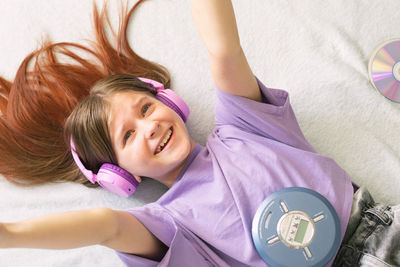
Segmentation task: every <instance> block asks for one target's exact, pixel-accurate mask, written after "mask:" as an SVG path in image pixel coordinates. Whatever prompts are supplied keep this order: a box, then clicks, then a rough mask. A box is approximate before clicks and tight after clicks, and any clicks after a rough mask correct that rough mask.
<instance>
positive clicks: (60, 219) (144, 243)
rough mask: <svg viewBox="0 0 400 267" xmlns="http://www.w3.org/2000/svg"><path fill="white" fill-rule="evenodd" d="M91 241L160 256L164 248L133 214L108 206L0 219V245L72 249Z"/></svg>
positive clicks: (149, 255) (132, 251)
mask: <svg viewBox="0 0 400 267" xmlns="http://www.w3.org/2000/svg"><path fill="white" fill-rule="evenodd" d="M90 245H103V246H107V247H109V248H112V249H115V250H118V251H121V252H127V253H133V254H136V255H140V256H143V257H146V258H150V259H154V260H159V259H161V258H162V257H163V255H164V254H165V252H166V251H167V248H166V247H165V245H163V244H162V243H161V241H159V240H158V239H157V238H156V237H155V236H154V235H153V234H152V233H151V232H150V231H149V230H147V228H145V226H144V225H143V224H141V223H140V222H139V220H138V219H136V218H135V217H134V216H132V215H130V214H129V213H127V212H124V211H118V210H112V209H109V208H94V209H89V210H79V211H70V212H63V213H55V214H51V215H46V216H42V217H38V218H33V219H28V220H23V221H19V222H12V223H0V248H42V249H71V248H77V247H83V246H90Z"/></svg>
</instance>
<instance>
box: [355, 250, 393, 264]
mask: <svg viewBox="0 0 400 267" xmlns="http://www.w3.org/2000/svg"><path fill="white" fill-rule="evenodd" d="M360 267H395V266H394V265H391V264H388V263H386V262H384V261H383V260H381V259H379V258H377V257H375V256H374V255H371V254H367V253H364V254H363V255H362V256H361V258H360Z"/></svg>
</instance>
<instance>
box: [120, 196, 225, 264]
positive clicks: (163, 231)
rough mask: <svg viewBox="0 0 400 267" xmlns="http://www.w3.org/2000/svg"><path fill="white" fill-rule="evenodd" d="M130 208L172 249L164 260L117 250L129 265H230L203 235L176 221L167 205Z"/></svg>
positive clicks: (132, 213)
mask: <svg viewBox="0 0 400 267" xmlns="http://www.w3.org/2000/svg"><path fill="white" fill-rule="evenodd" d="M126 212H128V213H130V214H131V215H133V216H135V217H136V218H137V219H138V220H139V221H140V222H141V223H143V224H144V226H145V227H146V228H147V229H149V231H151V232H152V233H153V234H154V235H155V236H156V237H157V238H158V239H159V240H160V241H161V242H163V243H164V244H165V245H167V246H168V251H167V253H166V254H165V255H164V257H163V258H162V260H161V261H160V262H158V261H154V260H150V259H147V258H143V257H140V256H137V255H134V254H129V253H125V252H120V251H116V253H117V255H118V257H119V258H120V259H121V260H122V262H123V263H124V264H125V265H126V266H135V267H144V266H146V267H149V266H187V267H203V266H204V267H205V266H210V265H211V266H214V265H215V266H227V265H226V264H225V263H224V262H223V261H222V260H221V259H220V257H218V256H217V254H215V253H214V252H213V251H212V250H211V249H210V248H209V247H208V246H207V245H206V244H205V243H204V242H203V241H202V240H201V239H199V238H198V237H197V236H196V235H195V234H193V233H191V232H190V231H188V230H186V229H185V228H184V227H183V226H182V225H181V224H179V223H178V222H176V221H175V220H174V219H173V217H172V216H171V215H169V214H168V213H167V212H166V211H165V209H162V208H159V207H157V204H155V203H152V204H150V205H146V206H144V207H141V208H135V209H131V210H127V211H126Z"/></svg>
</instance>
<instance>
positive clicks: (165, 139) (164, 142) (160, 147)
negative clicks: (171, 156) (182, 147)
mask: <svg viewBox="0 0 400 267" xmlns="http://www.w3.org/2000/svg"><path fill="white" fill-rule="evenodd" d="M172 134H173V130H172V127H171V128H169V129H168V131H167V132H166V133H165V134H164V136H163V138H161V140H160V143H159V144H158V145H157V148H156V151H155V153H154V154H158V153H160V152H161V151H163V149H164V148H165V147H166V146H167V144H168V143H169V141H170V140H171V137H172Z"/></svg>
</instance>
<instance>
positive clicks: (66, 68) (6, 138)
mask: <svg viewBox="0 0 400 267" xmlns="http://www.w3.org/2000/svg"><path fill="white" fill-rule="evenodd" d="M144 1H145V0H139V1H138V2H137V3H136V4H135V5H134V6H133V7H132V8H131V9H128V8H127V7H125V8H123V9H122V12H121V19H122V20H121V22H122V23H120V26H119V29H118V31H117V34H113V35H112V36H111V37H110V38H108V37H107V36H106V33H105V27H106V26H107V25H109V24H110V22H109V20H108V17H107V12H106V6H104V7H103V9H102V10H101V12H100V13H99V12H98V11H97V7H96V5H95V4H94V6H93V18H94V26H95V29H94V30H95V40H94V41H92V42H91V43H90V47H88V46H84V45H81V44H77V43H51V42H46V43H44V44H43V45H42V47H41V48H40V49H38V50H36V51H33V52H32V53H31V54H29V55H28V56H27V57H26V58H25V59H24V61H23V62H22V64H21V66H20V67H19V69H18V71H17V74H16V76H15V79H14V81H13V82H11V81H8V80H6V79H4V78H2V77H0V111H1V114H0V173H1V174H2V175H4V177H5V178H6V179H7V180H8V181H10V182H12V183H15V184H18V185H38V184H44V183H48V182H66V181H73V182H78V183H84V184H85V185H87V186H90V185H91V184H90V183H88V181H87V180H86V178H84V177H83V176H82V175H81V173H80V172H79V170H78V168H77V167H76V165H75V163H74V162H73V159H72V156H71V153H70V151H69V146H68V144H67V143H65V142H64V138H63V127H64V123H65V120H66V118H67V117H68V116H69V115H70V113H71V112H72V110H73V109H74V107H75V106H76V105H77V103H78V102H79V101H80V100H82V99H83V98H84V97H86V96H87V95H88V94H89V89H90V88H91V87H92V86H93V85H94V84H95V83H96V82H97V81H99V80H100V79H103V78H105V77H107V76H109V75H112V74H123V73H126V74H133V75H135V76H140V77H146V78H150V79H153V80H157V81H159V82H161V83H163V84H164V86H165V87H166V88H169V82H170V76H169V73H168V71H167V70H166V69H165V68H164V67H163V66H161V65H159V64H156V63H154V62H150V61H148V60H146V59H144V58H142V57H140V56H138V55H137V54H136V53H135V52H134V51H133V50H132V48H131V46H130V45H129V43H128V39H127V27H128V22H129V19H130V17H131V15H132V13H133V11H134V10H135V9H136V8H137V7H138V6H139V5H140V4H141V3H142V2H144ZM109 26H110V27H111V25H109ZM111 32H113V31H111ZM83 55H84V56H83ZM60 56H61V57H60ZM61 58H62V59H63V60H61Z"/></svg>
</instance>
